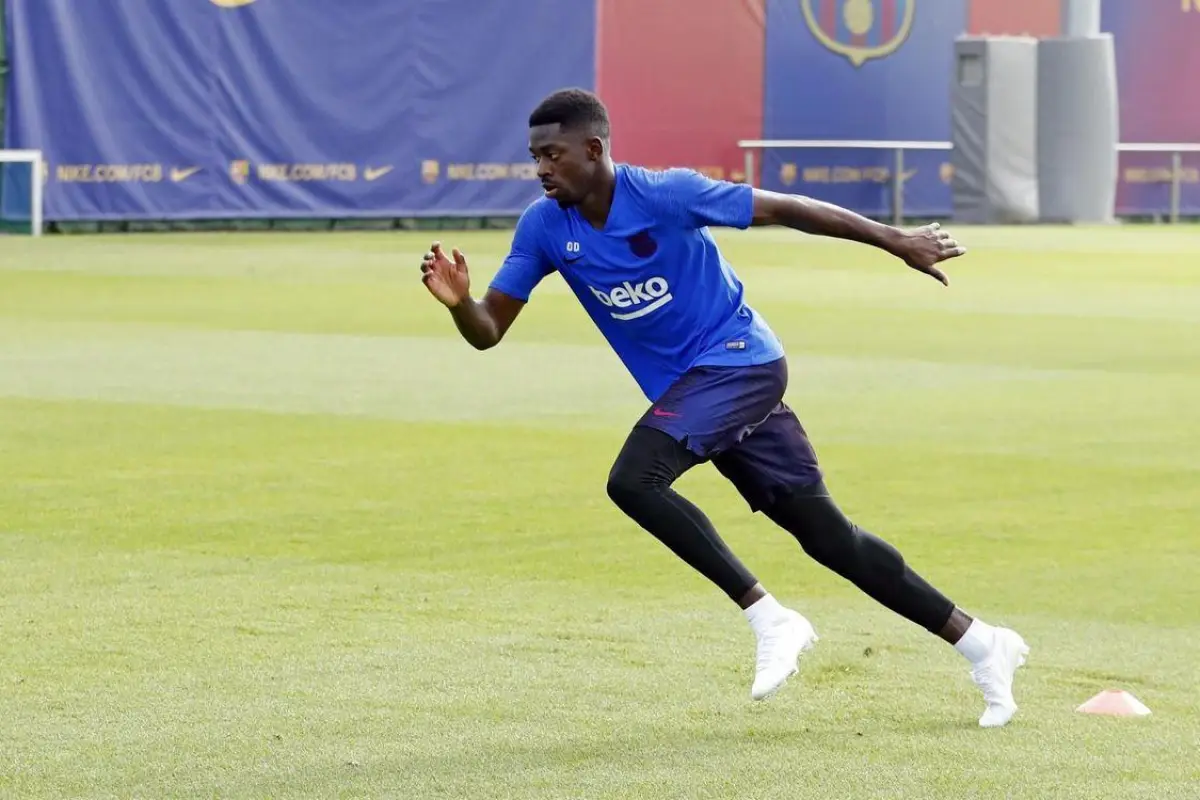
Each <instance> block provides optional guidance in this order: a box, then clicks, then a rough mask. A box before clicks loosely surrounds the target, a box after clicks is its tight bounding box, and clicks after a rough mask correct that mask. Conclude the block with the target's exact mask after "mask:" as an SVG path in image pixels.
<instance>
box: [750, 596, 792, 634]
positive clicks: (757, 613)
mask: <svg viewBox="0 0 1200 800" xmlns="http://www.w3.org/2000/svg"><path fill="white" fill-rule="evenodd" d="M784 610H785V609H784V607H783V606H781V605H780V604H779V601H778V600H776V599H775V598H774V597H772V596H771V595H769V594H767V595H764V596H762V597H760V598H759V599H758V600H755V601H754V602H753V603H752V604H751V605H750V607H749V608H747V609H744V610H743V613H744V614H745V615H746V619H747V620H749V621H750V627H751V628H753V629H754V633H755V634H759V633H761V632H762V631H764V630H766V629H767V628H769V627H771V626H772V625H773V624H774V623H775V621H776V620H777V619H779V618H780V617H782V616H783V613H784Z"/></svg>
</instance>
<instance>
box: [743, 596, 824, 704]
mask: <svg viewBox="0 0 1200 800" xmlns="http://www.w3.org/2000/svg"><path fill="white" fill-rule="evenodd" d="M816 641H817V632H816V631H815V630H813V626H812V623H810V622H809V621H808V620H806V619H805V618H804V617H802V616H801V615H800V614H798V613H797V612H795V611H792V610H791V609H787V610H786V611H785V612H784V614H783V615H781V616H780V617H779V620H778V621H777V622H776V623H775V624H774V625H772V626H771V627H769V628H765V629H763V631H762V632H761V633H760V634H759V635H758V656H757V659H756V661H755V668H754V685H753V686H751V687H750V696H751V697H752V698H754V699H755V700H766V699H767V698H768V697H770V696H771V695H773V694H775V692H777V691H779V688H780V687H781V686H783V684H785V683H787V679H788V678H790V677H792V676H793V675H795V674H796V673H797V672H799V667H798V666H797V661H799V659H800V654H801V653H803V652H804V651H805V650H807V649H809V648H810V647H812V645H813V643H815V642H816Z"/></svg>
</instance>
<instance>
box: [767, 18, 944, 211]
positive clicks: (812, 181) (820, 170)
mask: <svg viewBox="0 0 1200 800" xmlns="http://www.w3.org/2000/svg"><path fill="white" fill-rule="evenodd" d="M966 22H967V6H966V2H965V0H768V2H767V34H766V38H767V45H766V78H765V84H766V91H765V99H764V109H763V111H764V114H763V138H764V139H839V140H842V139H851V140H864V139H866V140H871V139H874V140H934V141H948V140H949V138H950V86H951V77H952V75H953V70H954V40H955V39H956V38H957V37H958V36H959V35H961V34H962V32H963V31H964V30H965V29H966ZM893 159H894V155H893V154H892V153H891V152H890V151H871V150H847V149H829V150H802V149H791V150H768V151H767V152H766V153H765V154H764V157H763V173H762V184H763V186H764V187H766V188H768V189H774V190H776V191H790V192H796V193H800V194H807V195H810V196H813V197H817V198H819V199H822V200H826V201H829V202H833V203H837V204H839V205H843V206H847V207H849V208H852V209H854V210H856V211H858V212H860V213H863V214H871V215H882V214H888V213H890V211H891V206H892V202H891V200H892V198H891V181H892V171H893ZM904 160H905V164H904V167H905V168H904V172H903V175H902V177H903V179H904V182H905V183H904V186H905V197H904V203H905V211H906V213H909V214H915V215H939V216H940V215H948V214H950V212H951V208H952V202H951V195H950V172H949V169H950V167H949V162H950V159H949V153H948V152H936V151H934V152H928V151H926V152H906V153H905V159H904Z"/></svg>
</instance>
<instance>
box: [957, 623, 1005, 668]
mask: <svg viewBox="0 0 1200 800" xmlns="http://www.w3.org/2000/svg"><path fill="white" fill-rule="evenodd" d="M995 635H996V629H995V628H993V627H992V626H991V625H988V624H987V623H986V622H984V621H983V620H978V619H977V620H972V622H971V625H970V626H969V627H968V628H967V632H966V633H964V634H963V636H962V638H961V639H959V640H958V642H957V643H955V645H954V649H955V650H957V651H958V652H960V653H962V654H963V655H964V656H966V659H967V660H968V661H970V662H971V663H972V664H978V663H979V662H980V661H983V660H984V659H985V658H987V657H988V655H989V654H990V653H991V652H992V640H993V639H994V638H995Z"/></svg>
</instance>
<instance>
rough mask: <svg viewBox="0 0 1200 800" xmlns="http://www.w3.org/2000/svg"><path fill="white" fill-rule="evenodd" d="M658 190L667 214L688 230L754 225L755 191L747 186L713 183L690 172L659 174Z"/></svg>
mask: <svg viewBox="0 0 1200 800" xmlns="http://www.w3.org/2000/svg"><path fill="white" fill-rule="evenodd" d="M659 189H660V191H662V192H663V193H664V199H665V201H666V203H667V206H668V209H669V213H671V215H672V216H673V217H675V218H676V219H677V220H678V221H679V222H680V223H681V224H683V225H686V226H688V227H692V228H703V227H706V226H709V225H715V226H719V227H723V228H749V227H750V225H751V223H752V222H753V221H754V188H753V187H752V186H750V185H749V184H743V183H732V182H730V181H718V180H713V179H712V178H707V177H705V176H704V175H701V174H700V173H699V172H696V171H694V170H690V169H669V170H666V171H665V172H663V173H662V178H661V182H660V184H659Z"/></svg>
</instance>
